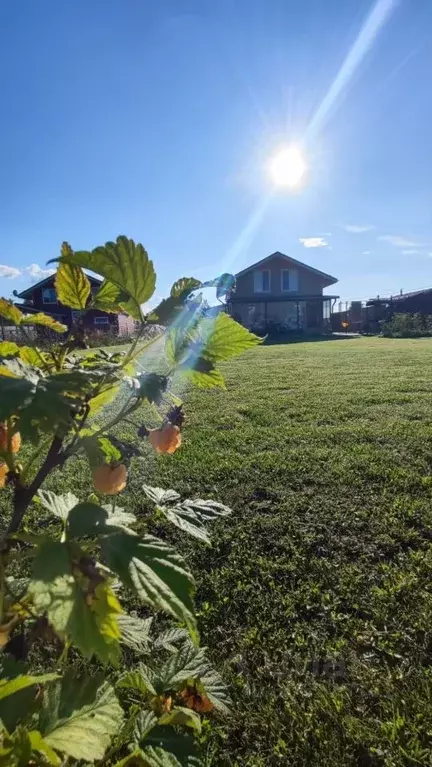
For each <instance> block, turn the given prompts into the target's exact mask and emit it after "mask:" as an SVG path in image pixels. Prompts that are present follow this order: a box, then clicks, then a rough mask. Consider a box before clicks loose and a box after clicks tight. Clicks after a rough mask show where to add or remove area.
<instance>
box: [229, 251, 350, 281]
mask: <svg viewBox="0 0 432 767" xmlns="http://www.w3.org/2000/svg"><path fill="white" fill-rule="evenodd" d="M275 256H277V257H278V258H285V259H286V260H287V263H290V264H295V265H296V266H301V268H302V269H307V271H308V272H312V273H313V274H317V275H318V276H319V277H322V279H323V281H324V282H325V283H326V287H327V286H328V285H334V284H335V282H338V280H337V277H332V275H331V274H326V272H320V270H319V269H314V267H313V266H308V264H304V263H303V262H302V261H297V259H296V258H291V256H286V255H285V253H281V252H280V251H279V250H276V252H275V253H271V254H270V256H266V258H263V259H261V261H256V263H255V264H251V265H250V266H248V267H246V269H242V271H241V272H238V273H237V274H236V277H242V276H243V274H247V273H248V272H251V271H252V269H256V268H257V266H262V265H263V264H266V263H267V261H270V260H271V259H272V258H274V257H275Z"/></svg>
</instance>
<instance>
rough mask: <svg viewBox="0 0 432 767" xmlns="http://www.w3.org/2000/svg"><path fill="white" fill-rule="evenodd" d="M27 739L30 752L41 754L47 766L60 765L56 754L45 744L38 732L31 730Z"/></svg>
mask: <svg viewBox="0 0 432 767" xmlns="http://www.w3.org/2000/svg"><path fill="white" fill-rule="evenodd" d="M28 737H29V740H30V746H31V750H32V751H37V752H38V753H40V754H42V755H43V756H44V758H45V761H47V762H48V764H53V765H58V764H61V760H60V758H59V757H58V756H57V754H56V752H55V751H54V750H53V749H52V748H51V746H50V745H49V744H48V743H47V742H46V740H44V739H43V737H42V735H41V733H40V732H39V730H31V732H29V733H28Z"/></svg>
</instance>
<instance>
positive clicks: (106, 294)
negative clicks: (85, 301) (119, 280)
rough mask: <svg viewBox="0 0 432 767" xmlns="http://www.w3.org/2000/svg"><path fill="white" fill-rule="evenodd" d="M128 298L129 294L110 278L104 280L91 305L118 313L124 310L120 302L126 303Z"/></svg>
mask: <svg viewBox="0 0 432 767" xmlns="http://www.w3.org/2000/svg"><path fill="white" fill-rule="evenodd" d="M128 300H129V296H128V294H127V293H125V292H124V291H122V290H121V288H119V287H118V285H115V284H114V283H113V282H109V281H108V280H104V281H103V283H102V285H101V286H100V288H99V290H98V292H97V293H96V295H95V296H94V297H93V300H92V303H91V305H92V308H94V309H100V310H101V311H103V312H111V313H112V314H118V313H119V312H121V311H123V310H122V308H121V305H120V304H122V303H123V304H124V303H126V302H127V301H128Z"/></svg>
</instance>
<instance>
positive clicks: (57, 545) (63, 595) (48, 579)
mask: <svg viewBox="0 0 432 767" xmlns="http://www.w3.org/2000/svg"><path fill="white" fill-rule="evenodd" d="M75 588H76V586H75V580H74V578H73V575H72V565H71V562H70V558H69V549H68V547H67V545H66V543H61V542H60V541H54V540H47V541H45V542H44V543H42V544H41V545H40V546H39V547H38V551H37V553H36V556H35V558H34V561H33V579H32V580H31V582H30V586H29V593H30V595H31V596H32V598H33V605H34V609H35V610H36V612H37V613H38V614H43V613H46V614H47V617H48V620H49V622H50V623H51V625H52V627H53V628H54V630H55V631H57V632H58V633H60V634H65V633H66V632H67V627H68V622H69V620H70V616H71V613H72V610H73V604H74V598H75Z"/></svg>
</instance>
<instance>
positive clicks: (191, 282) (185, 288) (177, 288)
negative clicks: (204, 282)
mask: <svg viewBox="0 0 432 767" xmlns="http://www.w3.org/2000/svg"><path fill="white" fill-rule="evenodd" d="M200 287H201V281H200V280H197V279H195V277H181V278H180V279H179V280H177V282H175V283H174V285H173V286H172V288H171V291H170V296H171V297H172V298H181V297H183V296H188V295H189V293H192V292H193V291H194V290H197V288H200Z"/></svg>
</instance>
